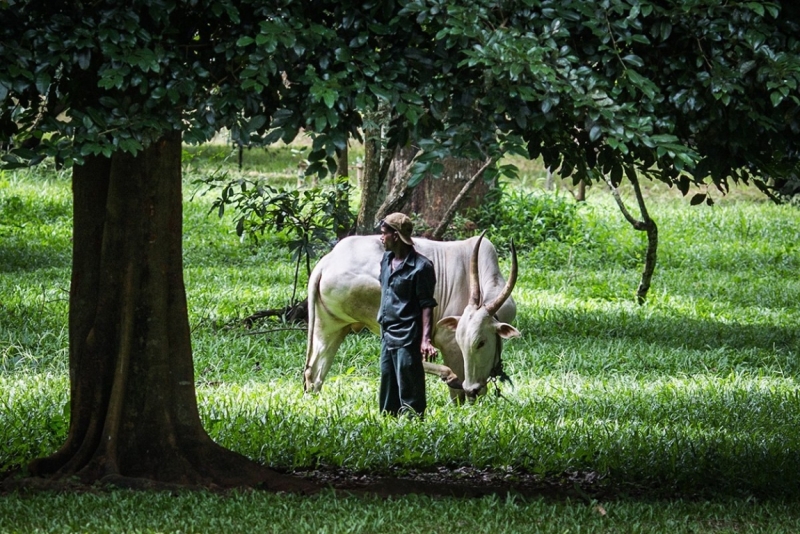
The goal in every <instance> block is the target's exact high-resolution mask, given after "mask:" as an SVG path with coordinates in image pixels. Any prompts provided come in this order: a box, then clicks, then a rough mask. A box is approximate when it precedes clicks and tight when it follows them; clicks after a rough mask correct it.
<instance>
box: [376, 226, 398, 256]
mask: <svg viewBox="0 0 800 534" xmlns="http://www.w3.org/2000/svg"><path fill="white" fill-rule="evenodd" d="M399 239H400V238H399V237H398V236H397V232H396V231H395V230H392V229H391V228H390V227H388V226H381V243H383V249H384V250H392V251H393V250H394V248H395V246H396V245H397V242H398V241H399Z"/></svg>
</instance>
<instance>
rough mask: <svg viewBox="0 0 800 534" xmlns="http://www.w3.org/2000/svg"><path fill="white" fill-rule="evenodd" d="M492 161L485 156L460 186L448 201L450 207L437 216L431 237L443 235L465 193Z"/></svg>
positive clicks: (473, 187) (464, 199) (468, 192)
mask: <svg viewBox="0 0 800 534" xmlns="http://www.w3.org/2000/svg"><path fill="white" fill-rule="evenodd" d="M493 161H494V160H493V159H492V158H486V161H484V162H483V164H482V165H481V166H480V168H478V169H477V170H476V171H475V173H474V174H473V175H472V177H471V178H470V179H469V180H467V182H466V183H465V184H464V185H463V186H462V187H461V190H460V191H459V192H458V194H457V195H456V197H455V198H454V199H453V201H452V202H451V203H450V207H449V208H447V209H446V210H445V212H444V214H442V215H441V216H440V217H439V221H438V224H437V226H436V228H435V229H434V230H433V234H432V235H431V237H432V238H433V239H441V238H442V236H444V233H445V232H446V231H447V227H448V226H449V225H450V222H451V221H452V220H453V216H454V215H455V214H456V212H457V211H458V210H460V209H461V207H462V206H463V204H464V202H465V201H466V199H467V195H469V194H470V192H471V191H472V190H473V189H475V186H476V184H477V183H478V180H479V179H480V178H481V176H483V171H485V170H486V168H487V167H488V166H489V165H491V164H492V162H493ZM470 163H471V164H473V165H474V163H475V162H470ZM482 189H484V190H485V189H486V188H485V187H484V188H482ZM484 194H485V191H484ZM474 198H475V197H474V195H473V198H472V204H473V205H474Z"/></svg>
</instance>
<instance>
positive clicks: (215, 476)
mask: <svg viewBox="0 0 800 534" xmlns="http://www.w3.org/2000/svg"><path fill="white" fill-rule="evenodd" d="M73 200H74V204H73V206H74V207H73V209H74V235H73V270H72V281H71V287H70V308H69V341H70V348H69V372H70V395H71V397H70V409H71V412H70V413H71V416H70V427H69V434H68V436H67V440H66V442H65V443H64V445H63V446H62V447H61V448H60V449H59V450H58V451H57V452H56V453H54V454H53V455H51V456H49V457H47V458H42V459H38V460H35V461H34V462H33V463H32V464H31V465H30V472H31V473H32V474H33V475H36V476H49V477H51V478H52V479H55V480H58V479H61V478H65V477H72V476H78V477H79V478H80V479H81V480H82V481H83V482H86V483H91V482H94V481H104V482H108V483H112V484H119V485H123V486H134V487H151V486H152V485H153V484H159V483H160V484H168V485H173V484H178V485H190V486H206V487H208V486H223V487H230V486H239V485H255V484H260V485H266V486H267V487H268V488H272V489H276V490H308V489H310V485H309V484H307V483H305V482H304V481H302V480H301V479H297V478H294V477H287V476H284V475H279V474H277V473H274V472H272V471H271V470H269V469H266V468H265V467H263V466H261V465H259V464H256V463H255V462H253V461H251V460H249V459H247V458H245V457H244V456H242V455H240V454H237V453H235V452H233V451H229V450H227V449H224V448H223V447H221V446H219V445H217V444H216V443H214V442H213V441H212V440H211V438H210V437H209V436H208V434H207V433H206V432H205V430H204V429H203V427H202V424H201V421H200V416H199V413H198V409H197V400H196V395H195V387H194V369H193V362H192V350H191V343H190V334H189V321H188V313H187V305H186V294H185V288H184V281H183V262H182V245H181V239H182V197H181V137H180V133H179V132H171V133H168V134H167V135H165V136H164V137H163V138H161V139H160V140H159V141H158V142H156V143H154V144H153V145H151V146H150V147H148V148H146V149H144V150H143V151H142V152H140V153H139V154H138V155H137V156H135V157H134V156H131V155H129V154H123V153H117V154H115V155H113V156H112V157H111V158H110V159H108V158H103V157H90V158H88V159H87V161H86V163H85V164H84V165H81V166H76V167H75V169H74V172H73Z"/></svg>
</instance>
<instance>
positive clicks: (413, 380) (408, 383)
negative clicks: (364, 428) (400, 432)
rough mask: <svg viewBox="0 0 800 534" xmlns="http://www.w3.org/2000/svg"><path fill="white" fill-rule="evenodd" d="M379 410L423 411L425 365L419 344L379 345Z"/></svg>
mask: <svg viewBox="0 0 800 534" xmlns="http://www.w3.org/2000/svg"><path fill="white" fill-rule="evenodd" d="M379 400H380V409H381V412H386V413H390V414H392V415H398V414H408V415H419V416H423V415H424V414H425V408H426V406H427V401H426V399H425V369H424V368H423V367H422V354H420V352H419V344H417V345H414V346H406V347H387V346H386V344H385V343H384V344H382V346H381V390H380V399H379Z"/></svg>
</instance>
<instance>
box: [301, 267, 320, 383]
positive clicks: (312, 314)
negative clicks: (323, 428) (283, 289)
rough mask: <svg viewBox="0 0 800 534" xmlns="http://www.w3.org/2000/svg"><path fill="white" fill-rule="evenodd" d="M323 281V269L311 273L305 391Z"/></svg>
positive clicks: (312, 352) (304, 368)
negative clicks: (320, 286)
mask: <svg viewBox="0 0 800 534" xmlns="http://www.w3.org/2000/svg"><path fill="white" fill-rule="evenodd" d="M321 279H322V269H320V268H319V265H317V268H315V269H314V270H312V271H311V276H309V278H308V335H307V338H306V339H307V341H306V364H305V366H304V367H303V390H304V391H305V389H306V386H307V381H306V372H307V371H308V368H309V365H311V357H312V355H313V354H314V328H315V326H316V323H317V301H318V300H319V284H320V280H321Z"/></svg>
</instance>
